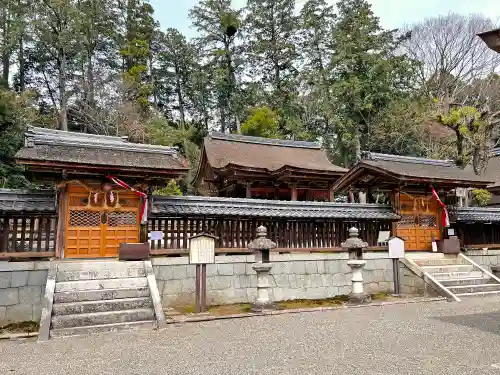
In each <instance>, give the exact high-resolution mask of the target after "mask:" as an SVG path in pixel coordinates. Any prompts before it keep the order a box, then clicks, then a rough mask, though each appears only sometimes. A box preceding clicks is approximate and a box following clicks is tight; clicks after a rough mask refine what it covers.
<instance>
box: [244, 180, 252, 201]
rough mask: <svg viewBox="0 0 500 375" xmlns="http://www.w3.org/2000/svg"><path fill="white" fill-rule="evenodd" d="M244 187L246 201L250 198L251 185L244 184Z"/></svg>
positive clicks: (248, 183)
mask: <svg viewBox="0 0 500 375" xmlns="http://www.w3.org/2000/svg"><path fill="white" fill-rule="evenodd" d="M245 187H246V197H247V198H248V199H250V198H252V183H251V182H247V183H246V184H245Z"/></svg>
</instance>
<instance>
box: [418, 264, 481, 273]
mask: <svg viewBox="0 0 500 375" xmlns="http://www.w3.org/2000/svg"><path fill="white" fill-rule="evenodd" d="M420 268H422V270H423V271H425V272H429V273H430V274H436V273H445V272H471V271H472V270H473V269H474V266H473V265H472V264H454V265H449V266H444V265H438V266H423V267H420Z"/></svg>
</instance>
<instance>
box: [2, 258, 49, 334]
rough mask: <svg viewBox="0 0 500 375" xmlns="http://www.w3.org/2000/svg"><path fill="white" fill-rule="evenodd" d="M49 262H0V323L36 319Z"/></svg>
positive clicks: (37, 318) (38, 319) (39, 309)
mask: <svg viewBox="0 0 500 375" xmlns="http://www.w3.org/2000/svg"><path fill="white" fill-rule="evenodd" d="M48 269H49V262H46V261H35V262H0V326H3V325H6V324H9V323H13V322H24V321H30V320H32V321H36V322H38V321H40V314H41V310H42V308H41V304H42V300H43V296H44V294H45V284H46V283H47V273H48Z"/></svg>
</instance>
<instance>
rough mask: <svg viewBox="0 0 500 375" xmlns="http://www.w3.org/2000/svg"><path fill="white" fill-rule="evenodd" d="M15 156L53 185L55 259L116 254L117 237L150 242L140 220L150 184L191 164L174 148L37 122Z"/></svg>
mask: <svg viewBox="0 0 500 375" xmlns="http://www.w3.org/2000/svg"><path fill="white" fill-rule="evenodd" d="M15 157H16V159H17V161H18V163H20V164H21V165H23V166H24V167H25V168H26V171H27V172H28V175H29V176H30V178H31V179H32V180H33V181H35V182H37V183H40V184H42V185H43V186H52V187H53V188H54V189H55V190H56V196H55V201H56V210H57V217H58V220H57V225H58V227H57V230H56V233H57V236H56V239H55V253H56V257H57V258H97V257H116V256H117V255H118V248H119V246H120V243H137V242H144V241H146V240H147V237H145V231H143V232H144V233H142V235H141V230H140V227H141V222H142V223H147V215H148V211H150V210H151V208H150V205H151V202H150V200H149V201H148V199H147V198H148V196H151V191H152V187H153V186H162V185H164V184H165V183H166V182H168V181H169V180H170V179H172V178H178V177H180V176H182V175H183V174H185V173H186V172H187V171H188V169H189V168H188V164H187V162H186V160H185V159H184V158H183V157H182V156H181V155H180V154H179V153H178V151H177V150H176V149H175V148H171V147H163V146H154V145H146V144H136V143H131V142H129V141H128V140H127V138H126V137H113V136H102V135H93V134H83V133H73V132H65V131H60V130H51V129H44V128H36V127H30V128H29V129H28V131H27V132H26V135H25V144H24V147H22V148H21V149H20V150H19V151H18V153H17V154H16V156H15ZM41 195H43V193H41ZM26 204H29V203H26ZM44 204H46V203H45V202H44ZM35 210H36V207H35ZM32 211H33V210H32ZM30 230H31V231H33V228H30ZM47 245H48V244H47ZM63 252H64V253H63Z"/></svg>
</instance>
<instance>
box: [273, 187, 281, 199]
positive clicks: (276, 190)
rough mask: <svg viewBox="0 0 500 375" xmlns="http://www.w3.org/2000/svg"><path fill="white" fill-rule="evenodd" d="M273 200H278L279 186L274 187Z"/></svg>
mask: <svg viewBox="0 0 500 375" xmlns="http://www.w3.org/2000/svg"><path fill="white" fill-rule="evenodd" d="M274 199H276V200H279V199H280V187H279V186H275V187H274Z"/></svg>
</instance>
